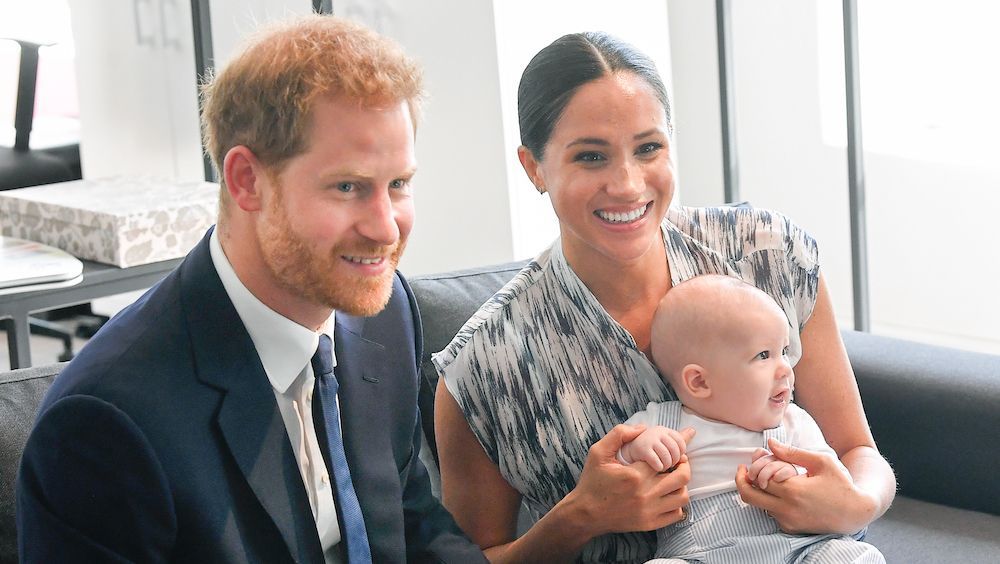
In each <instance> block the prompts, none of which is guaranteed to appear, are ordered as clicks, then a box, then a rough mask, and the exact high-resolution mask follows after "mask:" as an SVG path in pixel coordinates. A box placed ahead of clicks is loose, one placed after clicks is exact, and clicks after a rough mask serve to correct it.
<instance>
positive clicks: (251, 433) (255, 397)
mask: <svg viewBox="0 0 1000 564" xmlns="http://www.w3.org/2000/svg"><path fill="white" fill-rule="evenodd" d="M181 283H182V285H183V292H184V294H183V295H184V296H185V304H184V309H185V316H186V319H187V324H188V330H189V332H190V334H191V339H192V346H193V348H194V351H195V363H196V371H197V374H198V378H199V379H200V380H201V381H202V382H204V383H206V384H208V385H210V386H212V387H215V388H218V389H220V390H222V391H223V393H224V396H223V399H222V405H221V407H220V409H219V413H218V416H217V421H218V424H219V428H220V430H221V432H222V437H223V440H224V442H225V448H228V449H229V452H230V453H231V454H232V456H233V459H234V460H235V461H236V464H237V466H238V467H239V470H240V472H241V473H242V475H243V477H244V478H245V480H246V482H247V484H248V485H249V486H250V489H251V490H253V493H254V495H255V496H256V498H257V500H258V501H259V502H260V505H261V506H262V507H263V508H264V511H266V512H267V514H268V515H269V516H270V517H271V519H272V520H273V521H274V524H275V526H276V527H277V528H278V531H279V532H280V533H281V537H282V538H283V539H284V541H285V544H286V545H287V546H288V549H289V552H290V553H291V556H292V557H293V558H294V559H295V560H298V561H300V562H311V561H316V560H317V556H319V557H321V556H322V548H321V546H320V544H319V536H318V534H317V532H316V524H315V521H314V519H313V516H312V510H311V508H310V505H309V499H308V497H307V496H306V492H305V488H304V486H303V484H302V476H301V474H300V472H299V468H298V463H297V462H296V460H295V455H294V453H293V452H292V450H291V445H290V443H289V441H288V433H287V431H286V429H285V425H284V421H283V420H282V417H281V413H280V412H279V411H278V406H277V403H276V402H275V399H274V392H273V390H272V388H271V385H270V383H269V381H268V379H267V375H266V374H265V373H264V368H263V366H261V363H260V359H259V357H258V356H257V351H256V349H255V348H254V345H253V341H252V340H251V339H250V335H249V334H248V333H247V331H246V329H245V327H244V326H243V322H242V320H241V319H240V317H239V314H237V313H236V309H235V308H234V307H233V305H232V302H231V301H230V299H229V295H228V294H226V291H225V288H224V287H223V286H222V282H221V280H220V279H219V276H218V273H217V272H216V270H215V267H214V265H213V264H212V260H211V255H210V252H209V247H208V235H206V237H205V238H204V239H203V240H202V242H201V243H200V244H199V245H198V246H197V247H196V248H195V250H194V251H192V253H191V255H190V256H189V258H188V259H187V260H186V261H185V268H183V269H182V282H181ZM319 560H322V558H319Z"/></svg>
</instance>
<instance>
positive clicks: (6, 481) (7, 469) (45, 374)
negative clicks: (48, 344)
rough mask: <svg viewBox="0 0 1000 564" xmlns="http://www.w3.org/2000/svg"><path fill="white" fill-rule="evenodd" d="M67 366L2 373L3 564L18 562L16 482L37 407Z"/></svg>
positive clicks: (0, 503)
mask: <svg viewBox="0 0 1000 564" xmlns="http://www.w3.org/2000/svg"><path fill="white" fill-rule="evenodd" d="M64 364H65V363H59V364H50V365H47V366H37V367H33V368H24V369H21V370H12V371H9V372H4V373H0V563H7V562H17V530H16V529H15V526H14V479H15V477H16V476H17V467H18V465H19V464H20V462H21V453H22V452H23V451H24V443H25V442H26V441H27V440H28V433H29V432H30V431H31V427H32V425H33V424H34V422H35V414H36V413H37V412H38V406H39V404H40V403H41V402H42V397H43V396H45V391H46V390H48V389H49V386H50V385H51V384H52V380H53V379H54V378H55V377H56V374H58V373H59V371H60V370H61V369H62V367H63V365H64Z"/></svg>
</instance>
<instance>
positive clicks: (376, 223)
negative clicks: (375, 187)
mask: <svg viewBox="0 0 1000 564" xmlns="http://www.w3.org/2000/svg"><path fill="white" fill-rule="evenodd" d="M364 214H365V216H364V217H362V218H360V220H359V221H358V232H359V233H360V234H361V235H362V236H364V237H365V238H366V239H368V240H370V241H373V242H375V243H377V244H379V245H386V246H388V245H393V244H395V243H396V241H398V240H399V225H398V224H397V222H396V208H395V205H394V203H393V201H392V197H391V196H390V195H389V193H388V191H387V190H379V191H376V192H374V193H373V194H372V195H371V197H370V198H369V202H368V205H367V206H365V209H364Z"/></svg>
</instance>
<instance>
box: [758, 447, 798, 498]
mask: <svg viewBox="0 0 1000 564" xmlns="http://www.w3.org/2000/svg"><path fill="white" fill-rule="evenodd" d="M752 458H753V463H752V464H750V468H749V469H748V470H747V471H748V473H749V477H750V481H751V482H752V483H753V484H754V485H755V486H757V487H758V488H760V489H762V490H766V489H767V484H768V482H770V481H772V480H773V481H774V482H784V481H785V480H787V479H789V478H792V477H794V476H798V475H799V470H798V468H796V467H795V465H794V464H789V463H788V462H785V461H784V460H778V458H777V457H775V456H774V455H773V454H771V452H770V451H768V450H765V449H762V448H759V449H757V450H755V451H754V453H753V457H752Z"/></svg>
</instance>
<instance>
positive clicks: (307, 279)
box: [257, 187, 406, 317]
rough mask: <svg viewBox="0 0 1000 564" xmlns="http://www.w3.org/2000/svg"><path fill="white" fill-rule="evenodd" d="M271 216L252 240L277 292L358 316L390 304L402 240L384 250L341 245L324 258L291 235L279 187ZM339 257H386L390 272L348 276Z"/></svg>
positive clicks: (348, 270) (359, 244)
mask: <svg viewBox="0 0 1000 564" xmlns="http://www.w3.org/2000/svg"><path fill="white" fill-rule="evenodd" d="M270 212H271V213H269V214H268V215H269V217H270V218H271V221H270V222H268V223H265V224H263V225H258V227H257V236H258V238H259V241H260V248H261V252H262V253H263V255H264V256H263V259H264V264H265V265H267V268H268V270H270V271H271V275H272V276H273V277H274V279H275V281H276V282H277V283H278V284H279V285H280V286H281V287H282V288H284V289H285V290H287V291H289V292H291V293H293V294H295V295H297V296H299V297H301V298H303V299H305V300H308V301H310V302H313V303H316V304H320V305H323V306H326V307H330V308H333V309H335V310H338V311H342V312H344V313H347V314H350V315H357V316H363V317H369V316H372V315H375V314H377V313H378V312H380V311H382V309H383V308H385V305H386V304H387V303H389V297H390V295H391V294H392V279H393V276H394V275H395V271H396V266H397V265H398V264H399V258H400V256H402V254H403V249H404V248H405V247H406V240H405V239H403V238H400V240H399V241H397V242H396V244H395V245H391V246H388V247H387V246H383V245H376V244H372V243H370V242H364V241H360V242H357V243H354V244H351V243H343V244H340V245H337V246H335V247H333V248H332V249H330V251H329V252H328V253H325V254H323V253H322V252H320V251H314V250H312V249H311V248H310V246H309V244H308V242H307V241H306V240H305V239H303V238H301V237H300V236H298V235H297V234H296V233H295V232H294V231H292V228H291V227H292V226H291V220H290V219H289V218H288V216H287V211H286V210H285V208H284V206H283V204H282V197H281V187H277V190H276V191H275V198H274V200H273V203H272V206H271V210H270ZM343 256H360V257H371V256H388V257H389V258H388V260H389V268H387V269H386V271H385V272H384V273H382V274H380V275H379V276H359V275H356V274H354V273H353V272H351V267H350V266H348V265H347V264H346V263H345V261H344V259H342V258H341V257H343Z"/></svg>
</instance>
